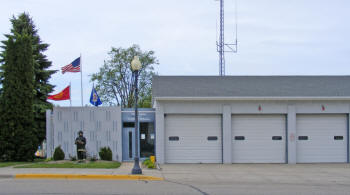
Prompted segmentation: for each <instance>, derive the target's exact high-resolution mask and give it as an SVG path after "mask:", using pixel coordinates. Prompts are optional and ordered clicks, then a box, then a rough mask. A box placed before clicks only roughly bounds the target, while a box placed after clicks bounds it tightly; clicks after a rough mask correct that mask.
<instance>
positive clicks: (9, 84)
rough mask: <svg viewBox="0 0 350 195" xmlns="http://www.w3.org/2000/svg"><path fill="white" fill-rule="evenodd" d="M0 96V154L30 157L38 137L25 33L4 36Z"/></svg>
mask: <svg viewBox="0 0 350 195" xmlns="http://www.w3.org/2000/svg"><path fill="white" fill-rule="evenodd" d="M4 54H5V56H3V57H4V63H3V65H2V69H3V75H2V76H3V80H2V85H3V86H2V87H3V88H2V89H3V91H2V98H1V100H0V137H1V140H0V141H1V143H0V152H1V153H0V158H1V159H2V160H8V161H13V160H15V161H28V160H33V157H34V153H35V151H36V149H37V145H38V141H37V140H38V139H37V136H36V134H35V131H34V117H33V99H34V93H35V92H34V68H33V61H34V60H33V50H32V38H31V36H30V35H28V34H27V33H25V32H23V33H22V34H18V33H15V34H14V35H13V36H9V37H8V41H7V42H6V50H5V52H4Z"/></svg>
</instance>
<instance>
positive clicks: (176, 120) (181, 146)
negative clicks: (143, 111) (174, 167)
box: [165, 115, 222, 163]
mask: <svg viewBox="0 0 350 195" xmlns="http://www.w3.org/2000/svg"><path fill="white" fill-rule="evenodd" d="M170 136H175V137H178V141H170V140H169V137H170ZM209 136H211V137H214V139H216V140H208V137H209ZM165 139H166V153H165V159H166V162H167V163H221V162H222V136H221V116H220V115H167V116H166V117H165Z"/></svg>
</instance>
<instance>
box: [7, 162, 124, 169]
mask: <svg viewBox="0 0 350 195" xmlns="http://www.w3.org/2000/svg"><path fill="white" fill-rule="evenodd" d="M120 165H121V163H120V162H88V163H77V162H65V163H52V162H51V163H35V164H27V165H20V166H16V167H14V168H81V169H116V168H119V167H120Z"/></svg>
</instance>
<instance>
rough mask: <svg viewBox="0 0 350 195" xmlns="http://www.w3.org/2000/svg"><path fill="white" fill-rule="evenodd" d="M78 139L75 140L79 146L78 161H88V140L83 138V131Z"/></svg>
mask: <svg viewBox="0 0 350 195" xmlns="http://www.w3.org/2000/svg"><path fill="white" fill-rule="evenodd" d="M78 135H79V136H78V137H77V138H76V139H75V144H76V145H77V154H78V160H83V159H86V149H85V145H86V138H85V137H84V136H83V131H79V133H78Z"/></svg>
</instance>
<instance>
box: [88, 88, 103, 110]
mask: <svg viewBox="0 0 350 195" xmlns="http://www.w3.org/2000/svg"><path fill="white" fill-rule="evenodd" d="M90 103H91V104H92V105H94V106H99V105H101V104H102V102H101V100H100V97H98V95H97V92H96V90H95V87H92V91H91V96H90Z"/></svg>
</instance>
